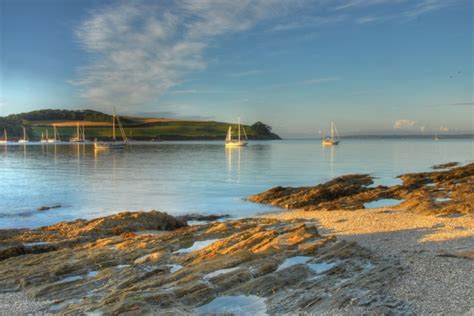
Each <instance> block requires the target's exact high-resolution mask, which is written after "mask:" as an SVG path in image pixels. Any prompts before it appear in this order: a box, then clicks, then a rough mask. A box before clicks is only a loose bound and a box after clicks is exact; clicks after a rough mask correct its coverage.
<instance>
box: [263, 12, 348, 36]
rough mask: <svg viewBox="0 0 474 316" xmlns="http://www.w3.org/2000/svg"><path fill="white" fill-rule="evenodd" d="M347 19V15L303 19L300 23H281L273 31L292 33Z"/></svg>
mask: <svg viewBox="0 0 474 316" xmlns="http://www.w3.org/2000/svg"><path fill="white" fill-rule="evenodd" d="M345 19H346V16H345V15H335V16H318V17H302V18H301V19H299V20H298V21H291V22H286V23H279V24H277V25H275V26H273V28H272V31H275V32H278V31H290V30H294V29H301V28H310V27H318V26H322V25H327V24H336V23H339V22H341V21H343V20H345Z"/></svg>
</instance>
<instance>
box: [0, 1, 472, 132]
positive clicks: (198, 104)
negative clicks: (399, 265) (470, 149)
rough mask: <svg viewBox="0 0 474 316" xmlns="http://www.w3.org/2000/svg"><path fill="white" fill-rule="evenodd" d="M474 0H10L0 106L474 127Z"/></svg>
mask: <svg viewBox="0 0 474 316" xmlns="http://www.w3.org/2000/svg"><path fill="white" fill-rule="evenodd" d="M473 16H474V4H473V2H472V1H470V0H239V1H234V0H229V1H226V0H162V1H159V0H155V1H145V0H136V1H111V0H0V116H3V115H8V114H11V113H18V112H26V111H31V110H38V109H45V108H61V109H85V108H90V109H96V110H100V111H105V112H109V113H110V112H111V111H112V108H113V106H115V107H117V110H118V112H119V113H123V114H137V115H147V116H160V117H162V116H167V117H177V118H193V119H204V120H217V121H236V118H237V117H241V120H242V121H243V122H244V123H247V124H252V123H254V122H256V121H263V122H265V123H267V124H269V125H271V126H272V127H273V129H274V131H275V132H277V133H278V134H280V135H282V136H284V137H318V136H320V135H321V134H325V133H326V131H327V130H328V128H329V124H330V121H335V122H336V125H337V127H338V130H339V133H340V134H387V133H388V134H397V133H409V134H413V133H429V134H432V133H435V132H436V133H460V132H473V131H474V101H473V91H474V84H473V69H474V62H473V42H474V37H473V31H474V26H473Z"/></svg>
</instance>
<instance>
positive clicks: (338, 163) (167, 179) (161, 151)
mask: <svg viewBox="0 0 474 316" xmlns="http://www.w3.org/2000/svg"><path fill="white" fill-rule="evenodd" d="M473 160H474V143H473V142H472V140H469V139H465V140H455V139H450V140H440V141H436V142H435V141H433V140H427V139H423V140H422V139H420V140H417V139H377V140H375V139H371V140H344V139H343V140H342V141H341V143H340V144H339V145H338V146H334V147H322V146H321V142H320V140H279V141H251V142H250V143H249V145H248V146H247V147H244V148H225V147H224V144H223V142H219V141H192V142H191V141H189V142H187V141H179V142H155V143H152V142H132V143H131V144H130V145H129V146H128V147H127V148H126V149H123V150H101V151H96V150H94V147H93V145H92V144H87V143H86V144H70V143H62V144H56V145H55V144H40V143H29V144H25V145H22V144H8V145H4V144H0V228H2V229H5V228H22V227H25V228H32V227H39V226H44V225H50V224H53V223H57V222H60V221H69V220H74V219H79V218H84V219H91V218H96V217H100V216H106V215H110V214H115V213H118V212H122V211H150V210H159V211H163V212H167V213H169V214H172V215H182V214H188V213H200V214H228V215H230V216H232V217H234V218H240V217H245V216H251V215H255V214H259V213H264V212H275V211H280V209H278V208H274V207H272V206H268V205H260V204H255V203H252V202H249V201H247V200H246V197H248V196H249V195H252V194H256V193H259V192H262V191H265V190H267V189H270V188H272V187H275V186H312V185H316V184H319V183H322V182H325V181H328V180H330V179H332V178H334V177H337V176H341V175H346V174H355V173H364V174H370V175H372V176H374V177H376V179H375V184H384V185H394V184H398V183H401V181H400V180H399V179H398V178H396V177H397V176H398V175H400V174H403V173H407V172H421V171H429V170H431V169H430V167H431V166H432V165H434V164H440V163H446V162H451V161H457V162H460V163H462V164H464V163H468V162H472V161H473ZM44 207H46V208H48V207H53V208H50V209H47V210H42V211H40V210H39V209H41V208H44Z"/></svg>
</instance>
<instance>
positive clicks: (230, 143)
mask: <svg viewBox="0 0 474 316" xmlns="http://www.w3.org/2000/svg"><path fill="white" fill-rule="evenodd" d="M241 129H242V131H243V132H244V138H245V139H244V140H243V139H241V134H240V130H241ZM237 130H238V132H237V139H232V126H229V129H228V130H227V136H226V138H225V147H243V146H247V144H248V138H247V133H246V132H245V128H244V127H243V126H241V125H240V117H239V118H238V121H237Z"/></svg>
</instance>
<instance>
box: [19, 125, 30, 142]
mask: <svg viewBox="0 0 474 316" xmlns="http://www.w3.org/2000/svg"><path fill="white" fill-rule="evenodd" d="M18 142H19V143H20V144H25V143H29V142H30V141H29V140H28V137H27V136H26V128H25V127H23V138H22V139H20V140H18Z"/></svg>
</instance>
